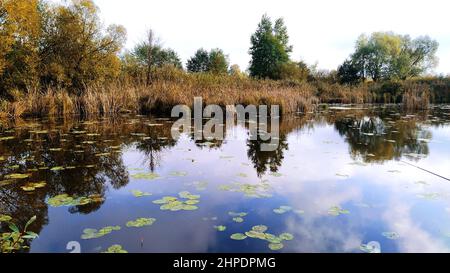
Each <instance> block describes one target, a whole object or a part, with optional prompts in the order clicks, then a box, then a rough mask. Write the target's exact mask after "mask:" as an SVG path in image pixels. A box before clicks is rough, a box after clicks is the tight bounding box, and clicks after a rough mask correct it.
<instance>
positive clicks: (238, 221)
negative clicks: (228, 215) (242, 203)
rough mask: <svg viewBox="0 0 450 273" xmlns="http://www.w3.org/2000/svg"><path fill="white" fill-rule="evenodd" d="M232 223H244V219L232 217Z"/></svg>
mask: <svg viewBox="0 0 450 273" xmlns="http://www.w3.org/2000/svg"><path fill="white" fill-rule="evenodd" d="M233 221H235V222H236V223H242V222H244V218H242V217H234V218H233Z"/></svg>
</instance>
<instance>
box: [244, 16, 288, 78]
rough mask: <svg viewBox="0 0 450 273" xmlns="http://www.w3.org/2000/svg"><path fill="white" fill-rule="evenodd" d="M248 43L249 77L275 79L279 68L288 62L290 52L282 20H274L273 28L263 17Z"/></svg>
mask: <svg viewBox="0 0 450 273" xmlns="http://www.w3.org/2000/svg"><path fill="white" fill-rule="evenodd" d="M250 41H251V47H250V50H249V53H250V55H251V61H250V68H249V70H250V76H252V77H255V78H270V79H277V78H278V77H279V76H278V75H279V73H278V71H279V69H280V66H281V65H283V64H286V63H288V62H289V53H290V52H291V51H292V47H291V46H289V45H288V43H289V37H288V35H287V29H286V27H285V25H284V22H283V20H282V19H278V20H276V22H275V26H273V24H272V22H271V20H270V18H269V17H268V16H267V15H263V17H262V18H261V21H260V23H259V24H258V28H257V29H256V32H255V33H254V34H253V35H252V36H251V39H250Z"/></svg>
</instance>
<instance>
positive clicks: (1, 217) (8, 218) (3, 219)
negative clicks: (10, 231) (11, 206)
mask: <svg viewBox="0 0 450 273" xmlns="http://www.w3.org/2000/svg"><path fill="white" fill-rule="evenodd" d="M11 220H12V217H11V216H9V215H5V214H0V222H9V221H11Z"/></svg>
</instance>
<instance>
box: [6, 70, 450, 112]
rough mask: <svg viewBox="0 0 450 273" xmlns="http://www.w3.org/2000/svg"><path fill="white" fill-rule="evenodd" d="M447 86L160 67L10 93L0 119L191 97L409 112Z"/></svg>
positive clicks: (144, 108) (289, 108)
mask: <svg viewBox="0 0 450 273" xmlns="http://www.w3.org/2000/svg"><path fill="white" fill-rule="evenodd" d="M449 86H450V81H449V80H448V79H446V78H444V79H434V80H433V79H416V80H409V81H404V82H384V83H365V84H360V85H356V86H347V85H339V84H337V83H329V82H327V81H325V80H313V81H309V82H296V81H286V80H285V81H272V80H255V79H251V78H248V77H245V76H229V75H222V76H220V75H212V74H207V73H198V74H189V73H185V72H183V71H181V70H177V69H173V68H166V69H158V70H156V71H155V72H154V73H153V80H152V83H151V84H150V85H146V84H144V81H143V80H139V78H121V79H119V80H117V81H114V82H109V83H106V84H102V85H93V86H90V87H87V88H86V89H85V90H84V91H83V92H81V93H74V92H69V91H68V90H64V89H63V90H61V89H55V88H48V89H43V90H37V89H31V90H29V91H28V92H19V91H17V92H10V94H9V98H8V99H3V100H1V101H0V116H1V117H19V116H47V115H50V116H57V115H66V114H82V115H94V114H95V115H97V114H100V115H111V114H117V113H120V112H131V113H139V114H146V113H160V114H167V113H170V110H171V109H172V107H173V106H175V105H178V104H185V105H189V106H191V105H192V103H193V98H194V97H196V96H199V97H202V98H203V102H204V103H205V104H217V105H220V106H226V105H236V104H242V105H250V104H253V105H260V104H265V105H280V106H281V111H282V113H293V112H294V113H295V112H308V111H312V110H314V109H315V106H316V105H317V104H318V103H403V105H404V106H405V108H407V109H412V110H414V109H425V108H428V106H429V104H430V103H448V102H449V101H450V100H449V99H450V98H449V97H450V89H449Z"/></svg>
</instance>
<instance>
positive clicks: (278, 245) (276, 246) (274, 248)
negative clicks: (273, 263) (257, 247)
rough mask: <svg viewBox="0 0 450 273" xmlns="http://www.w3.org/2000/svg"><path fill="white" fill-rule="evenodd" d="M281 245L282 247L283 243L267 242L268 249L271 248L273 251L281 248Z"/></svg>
mask: <svg viewBox="0 0 450 273" xmlns="http://www.w3.org/2000/svg"><path fill="white" fill-rule="evenodd" d="M283 247H284V245H283V244H282V243H279V244H273V243H270V244H269V248H270V250H273V251H277V250H280V249H282V248H283Z"/></svg>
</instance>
